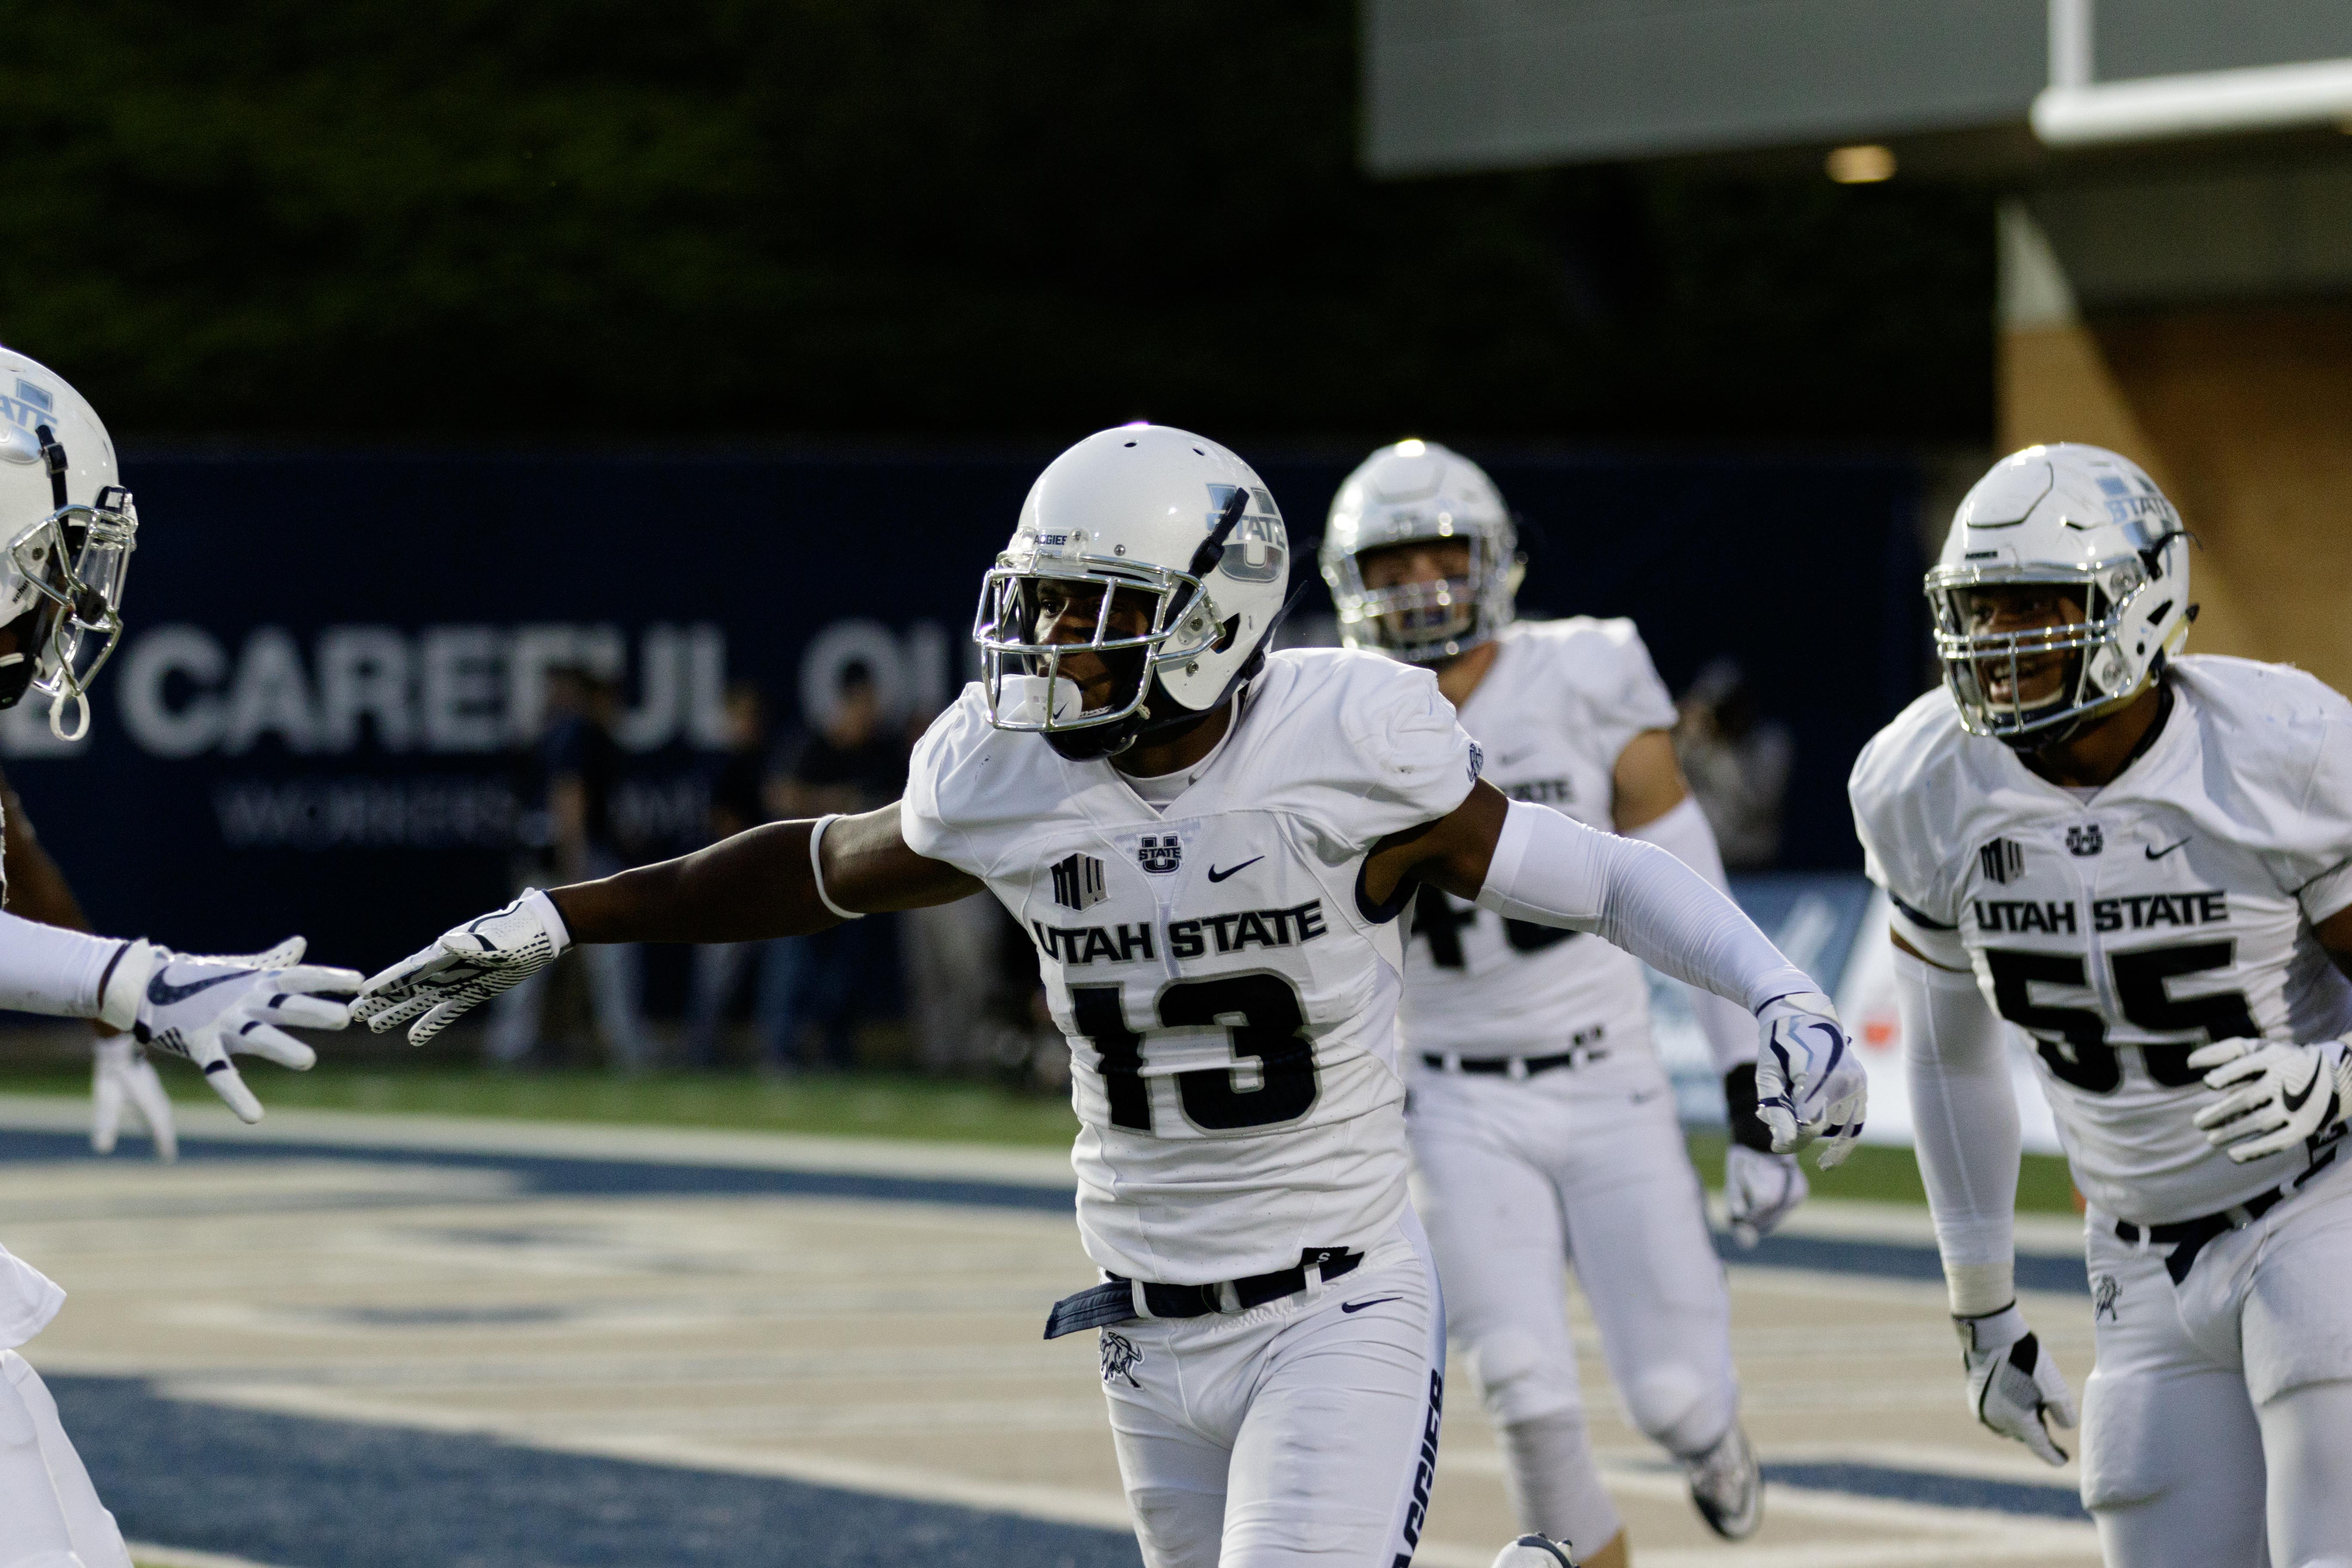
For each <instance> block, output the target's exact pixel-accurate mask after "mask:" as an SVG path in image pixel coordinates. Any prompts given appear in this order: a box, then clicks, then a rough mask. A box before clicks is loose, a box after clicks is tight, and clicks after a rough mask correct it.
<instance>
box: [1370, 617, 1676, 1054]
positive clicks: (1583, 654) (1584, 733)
mask: <svg viewBox="0 0 2352 1568" xmlns="http://www.w3.org/2000/svg"><path fill="white" fill-rule="evenodd" d="M1496 641H1497V642H1498V643H1499V644H1500V651H1499V652H1497V653H1496V656H1495V662H1494V663H1493V665H1491V666H1490V667H1488V668H1487V670H1486V679H1484V680H1481V681H1480V682H1479V683H1478V689H1476V690H1475V691H1473V692H1472V693H1471V694H1470V700H1468V701H1467V702H1465V703H1464V704H1463V707H1462V715H1461V718H1462V727H1463V728H1464V729H1465V730H1466V731H1469V733H1470V734H1471V735H1472V736H1473V737H1475V738H1476V739H1477V741H1478V742H1479V743H1480V744H1481V745H1482V746H1483V747H1484V748H1485V750H1486V782H1487V783H1489V784H1493V785H1494V786H1495V787H1496V789H1499V790H1501V791H1502V792H1503V793H1504V794H1505V795H1509V796H1510V797H1511V798H1512V799H1513V800H1526V801H1533V802H1535V803H1536V804H1537V805H1549V806H1550V807H1552V808H1553V809H1554V810H1556V811H1559V812H1563V813H1565V814H1567V815H1568V816H1572V817H1574V818H1576V819H1577V820H1578V821H1579V822H1581V823H1583V824H1584V825H1585V826H1588V827H1597V828H1599V829H1600V830H1601V832H1603V833H1608V832H1612V831H1613V828H1612V821H1613V819H1612V816H1611V805H1612V800H1613V797H1614V795H1615V793H1616V784H1615V775H1616V769H1617V758H1618V755H1619V753H1621V752H1623V751H1624V750H1625V747H1626V744H1627V743H1628V742H1631V741H1632V740H1633V737H1634V736H1636V735H1638V734H1641V733H1642V732H1643V731H1645V730H1664V729H1667V728H1670V727H1671V726H1672V725H1673V723H1674V721H1675V704H1674V700H1673V699H1672V698H1670V697H1668V696H1667V695H1666V689H1665V686H1664V682H1662V681H1660V680H1659V679H1658V672H1657V671H1656V669H1654V668H1652V666H1651V664H1650V653H1649V650H1648V649H1647V648H1645V647H1643V646H1642V638H1641V635H1640V634H1639V633H1638V632H1636V631H1635V630H1634V629H1633V622H1631V621H1628V620H1606V621H1603V620H1595V619H1593V618H1592V617H1591V616H1575V617H1573V618H1572V619H1569V620H1562V621H1517V622H1514V623H1513V624H1512V625H1510V626H1507V627H1505V628H1504V629H1503V633H1502V635H1501V637H1498V638H1496ZM1403 1016H1404V1039H1405V1048H1406V1049H1407V1051H1409V1052H1411V1053H1413V1055H1414V1057H1415V1060H1414V1062H1413V1063H1412V1066H1413V1067H1414V1068H1416V1069H1418V1068H1419V1062H1418V1054H1419V1053H1420V1052H1422V1051H1458V1052H1460V1053H1462V1054H1463V1055H1464V1056H1473V1057H1498V1056H1540V1055H1544V1054H1547V1053H1549V1052H1552V1051H1561V1050H1566V1049H1567V1048H1569V1047H1570V1046H1571V1045H1581V1046H1595V1047H1602V1048H1607V1047H1608V1046H1609V1045H1610V1044H1612V1043H1614V1044H1615V1045H1617V1046H1618V1047H1621V1048H1625V1049H1646V1048H1647V1047H1648V1043H1649V1022H1650V996H1649V985H1648V982H1647V980H1646V979H1645V977H1644V976H1643V973H1642V965H1641V962H1640V961H1639V960H1637V959H1635V958H1634V957H1633V955H1632V954H1631V953H1629V952H1625V951H1624V950H1623V949H1622V948H1618V947H1612V946H1611V945H1610V944H1609V943H1608V942H1603V941H1602V940H1601V938H1599V937H1597V936H1591V935H1586V934H1583V933H1580V932H1577V931H1567V930H1563V929H1561V928H1559V927H1555V926H1542V925H1535V924H1532V923H1530V922H1528V921H1507V920H1505V919H1503V917H1502V916H1500V915H1498V914H1496V913H1495V912H1494V911H1493V910H1482V909H1480V908H1478V907H1477V906H1476V905H1475V904H1469V903H1465V902H1463V901H1462V900H1459V899H1456V898H1454V897H1453V896H1451V895H1450V894H1447V893H1444V892H1441V891H1439V890H1438V889H1435V888H1428V887H1424V888H1423V889H1422V890H1421V892H1420V893H1419V894H1418V896H1417V898H1416V902H1415V908H1414V910H1413V929H1412V939H1411V941H1410V942H1408V943H1407V944H1406V949H1405V992H1404V1009H1403Z"/></svg>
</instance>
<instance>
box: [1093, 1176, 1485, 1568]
mask: <svg viewBox="0 0 2352 1568" xmlns="http://www.w3.org/2000/svg"><path fill="white" fill-rule="evenodd" d="M1101 1349H1102V1358H1103V1360H1102V1366H1103V1390H1104V1393H1105V1394H1108V1397H1109V1400H1110V1424H1111V1431H1112V1434H1113V1436H1114V1439H1115V1441H1116V1442H1117V1444H1118V1469H1119V1474H1120V1476H1121V1477H1122V1478H1123V1479H1124V1480H1125V1482H1126V1485H1127V1501H1128V1506H1129V1509H1130V1510H1133V1512H1134V1514H1135V1527H1136V1537H1137V1540H1138V1542H1139V1544H1140V1545H1141V1546H1142V1548H1143V1561H1144V1563H1145V1564H1146V1565H1147V1568H1391V1565H1394V1568H1403V1565H1404V1564H1405V1563H1409V1562H1410V1561H1411V1560H1412V1551H1413V1548H1414V1546H1416V1545H1417V1544H1419V1542H1420V1540H1421V1530H1422V1524H1423V1521H1424V1520H1425V1519H1426V1517H1427V1514H1428V1509H1429V1489H1430V1486H1431V1483H1432V1482H1433V1480H1434V1479H1435V1478H1436V1472H1437V1426H1438V1416H1439V1413H1440V1410H1441V1408H1442V1400H1443V1394H1444V1373H1445V1310H1444V1306H1443V1305H1442V1303H1441V1302H1440V1300H1439V1297H1438V1289H1437V1270H1436V1268H1435V1266H1434V1265H1433V1263H1432V1262H1431V1260H1430V1257H1429V1249H1428V1245H1427V1243H1426V1242H1425V1241H1424V1240H1423V1237H1422V1234H1421V1226H1420V1225H1419V1223H1418V1222H1417V1221H1415V1220H1414V1219H1413V1217H1412V1213H1411V1211H1409V1210H1408V1211H1407V1212H1406V1214H1405V1216H1404V1218H1403V1220H1402V1221H1401V1222H1400V1224H1399V1226H1398V1227H1397V1229H1396V1230H1395V1231H1394V1232H1392V1233H1391V1235H1390V1236H1389V1237H1388V1238H1387V1239H1385V1240H1383V1241H1381V1242H1380V1243H1378V1244H1376V1245H1375V1246H1373V1247H1370V1249H1369V1250H1368V1251H1367V1253H1366V1256H1365V1258H1364V1261H1363V1262H1362V1263H1361V1264H1360V1265H1359V1266H1358V1267H1357V1268H1356V1269H1355V1270H1354V1271H1353V1272H1352V1273H1349V1274H1346V1275H1343V1276H1341V1277H1340V1278H1339V1279H1333V1280H1330V1281H1329V1282H1328V1283H1326V1284H1323V1285H1321V1286H1319V1287H1310V1288H1309V1289H1306V1290H1303V1291H1300V1292H1298V1293H1297V1294H1296V1295H1292V1296H1288V1297H1285V1298H1284V1299H1283V1300H1279V1301H1269V1302H1267V1303H1266V1304H1265V1305H1264V1306H1262V1307H1257V1308H1254V1309H1252V1310H1249V1311H1246V1312H1238V1313H1234V1314H1233V1315H1231V1316H1225V1315H1223V1314H1212V1315H1210V1316H1208V1317H1202V1318H1183V1319H1170V1320H1165V1321H1139V1322H1132V1323H1121V1324H1120V1325H1118V1327H1117V1328H1114V1329H1105V1330H1103V1331H1101Z"/></svg>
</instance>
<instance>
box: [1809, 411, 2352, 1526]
mask: <svg viewBox="0 0 2352 1568" xmlns="http://www.w3.org/2000/svg"><path fill="white" fill-rule="evenodd" d="M2189 544H2190V540H2189V535H2188V533H2187V532H2186V531H2185V530H2184V529H2183V527H2182V525H2181V521H2180V518H2179V514H2178V513H2177V512H2176V511H2175V510H2173V507H2172V504H2171V503H2170V502H2169V501H2168V500H2166V498H2165V497H2164V495H2163V494H2162V493H2161V492H2160V491H2159V490H2158V489H2157V487H2156V485H2155V483H2154V482H2153V481H2151V480H2150V479H2148V477H2147V475H2146V474H2145V473H2143V472H2141V471H2140V469H2139V468H2137V467H2136V466H2134V465H2133V464H2132V463H2130V462H2128V461H2126V459H2124V458H2119V457H2117V456H2116V455H2115V454H2114V453H2112V452H2107V451H2104V450H2101V449H2100V448H2098V447H2081V446H2052V447H2028V448H2027V449H2026V450H2024V451H2021V452H2019V453H2016V454H2014V455H2013V456H2011V457H2010V458H2005V459H2003V460H2002V461H2001V462H2000V463H1998V464H1996V465H1995V466H1994V468H1993V469H1992V471H1991V472H1990V473H1989V474H1987V475H1986V476H1985V478H1984V479H1982V480H1981V481H1979V483H1978V485H1977V487H1976V488H1975V489H1973V490H1971V491H1969V495H1968V498H1967V499H1966V500H1964V501H1962V502H1961V505H1960V510H1959V514H1958V518H1957V519H1956V520H1955V521H1954V522H1953V525H1952V531H1951V534H1950V537H1949V538H1948V540H1947V542H1946V543H1945V545H1944V551H1943V555H1942V557H1941V559H1940V560H1939V561H1938V562H1937V565H1936V566H1935V568H1934V569H1933V570H1931V571H1930V572H1929V573H1928V574H1927V597H1928V600H1929V602H1930V605H1931V606H1932V608H1933V611H1934V615H1935V623H1936V645H1937V652H1938V654H1939V655H1940V657H1941V658H1942V660H1943V668H1944V685H1943V686H1942V687H1940V688H1938V689H1936V690H1934V691H1932V692H1930V693H1928V694H1927V696H1925V697H1922V698H1920V699H1919V700H1917V701H1916V702H1914V703H1913V704H1912V705H1911V706H1910V707H1909V708H1908V709H1906V710H1905V711H1904V712H1903V714H1902V715H1901V716H1900V717H1899V718H1897V719H1896V720H1895V722H1894V723H1892V724H1890V725H1888V726H1887V727H1886V728H1885V730H1884V731H1881V732H1880V733H1879V734H1878V736H1877V737H1876V739H1874V741H1872V742H1871V743H1870V745H1869V746H1868V747H1867V748H1866V749H1865V750H1864V752H1863V754H1862V758H1861V760H1860V761H1859V762H1858V763H1855V765H1854V770H1853V781H1852V784H1851V794H1852V796H1853V811H1854V823H1855V827H1856V830H1857V832H1858V833H1859V834H1860V836H1861V838H1862V842H1863V846H1864V851H1865V855H1866V858H1867V864H1868V868H1869V871H1870V875H1871V877H1872V879H1874V880H1875V881H1876V882H1878V883H1879V885H1880V886H1882V887H1884V888H1885V889H1886V890H1887V892H1888V894H1889V895H1890V896H1891V897H1892V898H1893V900H1894V901H1895V922H1894V923H1895V931H1894V940H1895V947H1896V949H1897V952H1896V957H1895V963H1896V971H1897V973H1898V975H1899V976H1900V980H1901V1000H1902V1009H1903V1026H1904V1038H1905V1040H1906V1052H1907V1054H1908V1056H1909V1058H1910V1062H1909V1066H1910V1079H1911V1095H1912V1112H1913V1120H1914V1121H1915V1123H1916V1127H1917V1138H1918V1149H1919V1163H1920V1168H1921V1171H1922V1173H1923V1174H1924V1175H1925V1176H1926V1178H1927V1193H1928V1199H1929V1203H1930V1205H1931V1206H1932V1207H1933V1209H1934V1211H1935V1219H1936V1234H1937V1243H1938V1245H1939V1246H1940V1247H1941V1249H1942V1252H1943V1258H1944V1272H1945V1277H1946V1279H1947V1282H1948V1285H1949V1287H1950V1291H1951V1303H1952V1313H1953V1316H1954V1318H1955V1320H1956V1321H1957V1324H1958V1329H1959V1335H1960V1342H1961V1354H1962V1360H1963V1363H1964V1365H1965V1367H1966V1371H1967V1379H1968V1382H1967V1389H1968V1398H1969V1405H1970V1408H1971V1409H1972V1410H1973V1411H1974V1412H1975V1413H1976V1414H1977V1415H1978V1417H1979V1419H1980V1420H1982V1421H1983V1422H1984V1424H1985V1425H1986V1426H1989V1427H1990V1428H1992V1430H1994V1431H1995V1432H1999V1433H2000V1434H2002V1435H2004V1436H2011V1437H2014V1438H2016V1439H2017V1440H2018V1441H2020V1442H2021V1443H2023V1444H2024V1445H2025V1446H2026V1447H2029V1448H2031V1449H2032V1450H2033V1451H2034V1452H2035V1453H2037V1454H2039V1455H2041V1456H2042V1458H2045V1459H2047V1460H2049V1461H2050V1462H2051V1463H2052V1464H2057V1463H2059V1462H2061V1460H2062V1458H2063V1450H2062V1449H2061V1448H2060V1447H2058V1446H2057V1443H2056V1440H2055V1438H2054V1437H2053V1434H2052V1432H2051V1431H2050V1430H2049V1427H2050V1426H2058V1427H2064V1426H2073V1425H2074V1407H2073V1402H2072V1400H2071V1398H2070V1396H2069V1394H2067V1390H2066V1384H2065V1380H2064V1379H2063V1377H2062V1376H2060V1375H2059V1372H2058V1369H2057V1367H2056V1366H2055V1365H2054V1364H2053V1362H2052V1360H2051V1358H2050V1357H2049V1356H2048V1355H2047V1354H2045V1353H2044V1352H2042V1349H2041V1347H2040V1344H2039V1342H2038V1341H2037V1340H2036V1339H2035V1337H2034V1336H2033V1334H2032V1333H2031V1332H2030V1331H2028V1330H2027V1328H2026V1324H2025V1320H2024V1317H2023V1315H2022V1314H2021V1312H2020V1311H2019V1310H2018V1306H2017V1297H2016V1291H2015V1289H2014V1286H2013V1279H2012V1276H2013V1269H2012V1259H2013V1253H2012V1248H2011V1213H2012V1210H2013V1208H2014V1205H2015V1200H2016V1192H2017V1161H2018V1121H2017V1108H2016V1105H2015V1103H2014V1102H2013V1100H2011V1091H2010V1079H2009V1076H2008V1070H2007V1067H2006V1064H2005V1062H2004V1059H2003V1049H2002V1043H2001V1030H2000V1020H2001V1019H2003V1018H2006V1019H2007V1020H2008V1021H2009V1022H2011V1023H2012V1024H2015V1025H2016V1026H2019V1027H2020V1028H2021V1029H2023V1030H2024V1031H2025V1032H2026V1033H2027V1034H2028V1035H2029V1036H2030V1037H2032V1040H2033V1043H2034V1045H2035V1047H2036V1058H2037V1068H2038V1070H2039V1074H2040V1077H2041V1079H2042V1088H2043V1089H2044V1091H2045V1092H2046V1093H2047V1094H2048V1095H2049V1097H2050V1103H2051V1107H2052V1109H2053V1110H2054V1111H2055V1112H2056V1115H2057V1121H2058V1128H2059V1132H2060V1135H2061V1137H2062V1138H2063V1141H2064V1142H2065V1146H2066V1153H2067V1156H2068V1159H2069V1160H2070V1161H2071V1163H2072V1164H2073V1167H2074V1181H2075V1184H2076V1185H2077V1186H2079V1187H2080V1188H2081V1189H2082V1192H2083V1194H2084V1197H2085V1198H2086V1199H2087V1200H2088V1201H2089V1205H2090V1208H2089V1214H2088V1216H2087V1227H2088V1228H2087V1243H2086V1245H2087V1247H2088V1258H2089V1268H2090V1273H2091V1280H2092V1298H2091V1299H2092V1314H2093V1327H2094V1330H2095V1333H2096V1335H2097V1342H2098V1365H2097V1369H2096V1370H2095V1372H2093V1373H2092V1374H2091V1377H2090V1381H2089V1383H2088V1384H2087V1385H2086V1387H2085V1391H2084V1392H2085V1398H2084V1432H2083V1501H2084V1505H2085V1506H2086V1507H2088V1508H2089V1510H2091V1514H2092V1517H2093V1518H2094V1519H2095V1521H2097V1523H2098V1529H2099V1536H2100V1542H2101V1545H2102V1549H2103V1550H2104V1552H2105V1556H2106V1560H2107V1562H2108V1563H2111V1564H2116V1565H2118V1568H2124V1565H2128V1568H2174V1565H2179V1568H2188V1565H2189V1564H2198V1565H2200V1568H2201V1565H2204V1564H2210V1563H2257V1562H2263V1561H2267V1562H2269V1563H2273V1564H2276V1565H2277V1568H2311V1565H2314V1564H2318V1563H2343V1562H2346V1561H2347V1556H2346V1553H2347V1550H2352V1332H2347V1330H2346V1323H2347V1317H2346V1307H2345V1302H2346V1300H2347V1295H2352V1176H2347V1175H2346V1174H2344V1173H2343V1172H2342V1170H2341V1169H2340V1167H2341V1166H2342V1165H2343V1164H2344V1163H2346V1162H2345V1161H2344V1160H2343V1159H2342V1158H2341V1157H2340V1155H2341V1139H2342V1136H2343V1131H2344V1115H2345V1110H2346V1102H2347V1082H2352V1073H2347V1062H2346V1046H2345V1043H2344V1040H2343V1038H2342V1037H2343V1036H2344V1035H2345V1033H2346V1032H2347V1029H2352V982H2347V979H2346V975H2345V973H2344V969H2345V967H2346V966H2347V963H2352V704H2347V702H2346V701H2345V700H2344V699H2343V698H2342V697H2341V696H2339V695H2337V694H2336V692H2334V691H2331V690H2330V689H2327V688H2326V686H2323V685H2322V684H2321V683H2320V682H2319V681H2317V680H2315V679H2313V678H2311V677H2310V676H2308V675H2305V674H2303V673H2302V672H2301V671H2299V670H2295V669H2291V668H2286V667H2284V666H2280V665H2269V664H2256V663H2252V662H2251V661H2248V660H2244V659H2237V658H2212V657H2196V658H2182V657H2178V649H2179V645H2180V642H2181V639H2182V638H2183V637H2185V636H2186V634H2187V632H2188V629H2189V622H2190V620H2191V619H2193V618H2194V616H2195V615H2196V605H2195V604H2194V603H2193V602H2192V601H2191V600H2190V598H2189ZM2045 1423H2047V1425H2045ZM2266 1544H2267V1549H2268V1556H2267V1558H2265V1556H2264V1549H2265V1545H2266Z"/></svg>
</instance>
